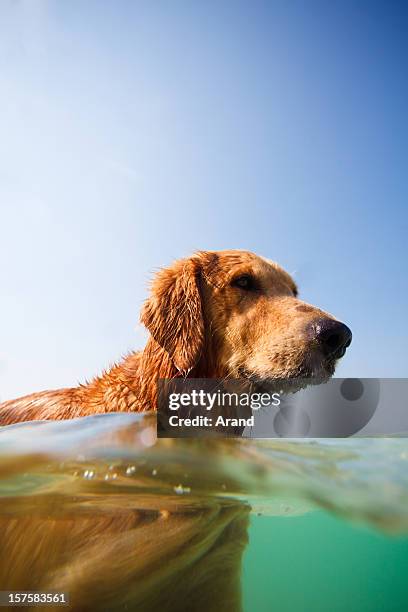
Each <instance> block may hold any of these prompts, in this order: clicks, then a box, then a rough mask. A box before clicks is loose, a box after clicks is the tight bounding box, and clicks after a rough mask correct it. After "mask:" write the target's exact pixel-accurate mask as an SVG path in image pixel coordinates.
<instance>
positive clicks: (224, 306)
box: [141, 251, 351, 383]
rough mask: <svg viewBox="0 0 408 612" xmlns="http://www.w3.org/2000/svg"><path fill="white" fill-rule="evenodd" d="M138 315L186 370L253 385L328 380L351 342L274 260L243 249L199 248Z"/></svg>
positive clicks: (170, 271)
mask: <svg viewBox="0 0 408 612" xmlns="http://www.w3.org/2000/svg"><path fill="white" fill-rule="evenodd" d="M141 320H142V322H143V323H144V325H145V326H146V327H147V328H148V330H149V331H150V333H151V335H152V336H153V338H154V340H155V341H156V342H157V343H158V344H159V345H160V346H161V347H162V348H163V349H164V350H165V351H166V352H167V353H168V355H169V356H170V358H171V359H172V361H173V363H174V365H175V366H176V368H177V369H178V370H179V371H180V372H181V373H182V374H183V375H187V374H189V373H190V372H191V371H193V370H195V371H197V368H198V371H199V372H200V373H201V374H202V373H203V372H205V373H206V375H207V376H213V377H221V376H223V377H225V376H227V377H232V378H242V377H244V378H248V379H249V380H252V381H254V382H258V383H262V382H267V381H269V380H276V379H281V380H282V379H284V380H288V379H290V380H293V379H299V378H308V379H310V378H312V379H319V380H324V379H327V378H328V377H330V376H331V375H332V374H333V373H334V369H335V365H336V362H337V360H338V359H339V358H341V357H342V356H343V355H344V353H345V351H346V348H347V347H348V346H349V345H350V342H351V331H350V330H349V328H348V327H347V326H346V325H344V324H343V323H340V322H339V321H337V320H336V319H335V318H334V317H333V316H332V315H330V314H327V313H326V312H323V311H322V310H320V309H319V308H316V307H315V306H310V305H309V304H306V303H305V302H302V301H301V300H299V299H298V297H297V288H296V285H295V283H294V281H293V280H292V278H291V277H290V276H289V274H288V273H287V272H285V271H284V270H283V269H282V268H281V267H280V266H278V264H276V263H274V262H272V261H270V260H268V259H264V258H263V257H259V256H257V255H255V254H253V253H249V252H246V251H219V252H208V251H203V252H198V253H196V254H195V255H193V256H192V257H190V258H188V259H182V260H179V261H177V262H176V263H175V264H174V265H173V266H172V267H170V268H167V269H164V270H162V271H160V272H159V273H158V274H157V276H156V277H155V279H154V281H153V285H152V293H151V296H150V298H149V299H148V300H147V302H146V303H145V305H144V307H143V310H142V315H141Z"/></svg>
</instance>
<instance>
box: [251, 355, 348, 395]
mask: <svg viewBox="0 0 408 612" xmlns="http://www.w3.org/2000/svg"><path fill="white" fill-rule="evenodd" d="M335 368H336V361H334V360H327V359H320V360H318V359H316V358H314V359H313V360H311V359H305V360H304V362H303V363H301V364H300V365H299V366H298V367H296V368H295V369H293V370H291V371H288V370H285V371H284V372H279V371H276V370H273V371H271V372H268V373H262V374H261V373H259V372H254V371H250V370H247V369H245V368H240V370H239V376H240V377H241V378H244V379H246V380H247V381H248V382H250V383H251V385H252V386H253V387H254V388H256V390H257V391H268V392H271V391H280V392H282V393H296V391H300V390H301V389H305V388H306V387H309V386H311V385H321V384H324V383H326V382H327V381H328V380H329V379H330V378H331V377H332V376H333V374H334V372H335Z"/></svg>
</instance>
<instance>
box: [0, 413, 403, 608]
mask: <svg viewBox="0 0 408 612" xmlns="http://www.w3.org/2000/svg"><path fill="white" fill-rule="evenodd" d="M407 466H408V443H407V441H406V439H404V438H351V439H344V440H343V439H337V440H203V439H201V440H156V437H155V420H154V417H152V416H151V415H146V416H144V415H131V414H110V415H98V416H95V417H88V418H85V419H76V420H73V421H62V422H47V423H45V422H39V423H28V424H20V425H14V426H10V427H4V428H2V429H1V430H0V478H1V480H0V500H1V502H0V504H1V505H0V554H1V561H0V590H2V591H5V590H7V591H8V590H13V591H18V590H24V591H28V590H30V591H49V590H54V591H55V590H61V591H64V592H66V593H68V595H69V601H70V608H71V609H74V610H146V611H150V610H160V611H161V612H164V611H165V610H169V611H173V610H180V611H183V610H200V611H201V610H203V611H204V610H209V611H210V612H211V611H212V610H214V611H215V610H217V611H218V610H226V611H227V610H240V609H243V610H244V611H245V612H263V611H265V612H266V611H269V610H276V611H278V612H286V611H288V612H289V611H290V612H298V611H299V612H300V611H302V612H303V611H305V612H306V611H313V612H320V611H322V612H326V611H334V612H337V611H339V612H340V611H343V610H347V611H350V612H354V611H355V612H366V611H367V612H368V611H377V610H378V611H387V610H390V612H391V611H397V610H398V611H399V610H401V611H403V610H404V611H405V610H408V581H407V569H408V537H407V536H408V471H407ZM33 609H34V608H33ZM35 609H37V610H38V609H39V608H38V607H37V608H35ZM44 609H45V608H44ZM47 609H48V610H49V609H50V608H47Z"/></svg>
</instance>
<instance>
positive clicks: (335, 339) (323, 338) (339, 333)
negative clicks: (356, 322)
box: [312, 319, 352, 359]
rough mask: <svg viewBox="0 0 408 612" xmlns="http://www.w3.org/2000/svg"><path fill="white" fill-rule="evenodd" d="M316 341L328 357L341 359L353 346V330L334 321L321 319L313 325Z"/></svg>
mask: <svg viewBox="0 0 408 612" xmlns="http://www.w3.org/2000/svg"><path fill="white" fill-rule="evenodd" d="M312 333H313V337H314V339H315V340H317V341H318V342H319V344H320V345H321V347H322V349H323V352H324V354H325V356H326V357H333V358H334V359H340V357H343V355H344V353H345V352H346V348H347V347H349V346H350V344H351V338H352V333H351V330H350V329H349V328H348V327H347V325H344V323H340V321H335V320H333V319H319V320H318V321H315V322H314V323H313V324H312Z"/></svg>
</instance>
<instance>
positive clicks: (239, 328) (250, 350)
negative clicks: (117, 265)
mask: <svg viewBox="0 0 408 612" xmlns="http://www.w3.org/2000/svg"><path fill="white" fill-rule="evenodd" d="M240 275H241V276H242V275H251V277H253V278H254V279H255V280H256V287H255V288H254V290H252V291H245V290H243V289H240V287H237V286H234V279H236V278H237V277H239V276H240ZM324 317H328V318H332V317H331V315H328V314H327V313H324V312H322V311H321V310H320V309H318V308H316V307H314V306H310V305H308V304H305V303H304V302H302V301H300V300H299V299H298V298H297V289H296V285H295V283H294V281H293V280H292V278H291V277H290V276H289V274H288V273H287V272H285V271H284V270H283V269H282V268H281V267H280V266H278V264H276V263H274V262H271V261H269V260H267V259H264V258H263V257H259V256H257V255H255V254H253V253H249V252H247V251H220V252H209V251H201V252H198V253H196V254H194V255H193V256H192V257H190V258H187V259H182V260H179V261H177V262H175V263H174V264H173V265H172V266H171V267H169V268H166V269H163V270H161V271H160V272H159V273H158V274H157V275H156V277H155V279H154V281H153V284H152V290H151V295H150V297H149V298H148V300H147V301H146V303H145V305H144V307H143V309H142V313H141V321H142V323H143V324H144V325H145V326H146V327H147V329H148V330H149V332H150V338H149V339H148V342H147V344H146V346H145V348H144V349H143V350H142V351H140V352H134V353H132V354H130V355H129V356H128V357H126V358H125V359H124V360H123V361H122V362H121V363H119V364H118V365H115V366H114V367H113V368H111V369H110V370H109V371H107V372H104V373H103V374H102V375H101V376H99V377H97V378H95V379H94V380H92V381H91V382H89V383H86V384H81V385H79V386H78V387H74V388H66V389H58V390H55V391H42V392H39V393H33V394H31V395H27V396H25V397H22V398H19V399H15V400H10V401H6V402H3V403H2V404H0V423H1V424H2V425H6V424H10V423H15V422H18V421H28V420H35V419H70V418H75V417H82V416H86V415H92V414H97V413H103V412H117V411H124V412H128V411H145V410H154V409H155V408H156V382H157V379H158V378H172V377H176V376H189V377H197V378H198V377H209V378H220V377H235V378H237V377H238V378H239V377H241V378H247V379H248V380H251V381H254V382H255V383H256V382H259V381H265V380H270V379H276V378H280V379H294V378H296V377H304V378H305V377H310V376H320V377H323V378H324V377H327V376H330V375H331V374H332V373H333V371H334V362H328V361H325V362H323V360H322V358H321V355H320V354H319V352H318V351H316V350H315V348H314V347H313V340H311V339H310V338H309V337H308V334H307V333H306V327H307V324H308V323H310V322H311V321H313V320H315V319H317V318H324Z"/></svg>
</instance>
